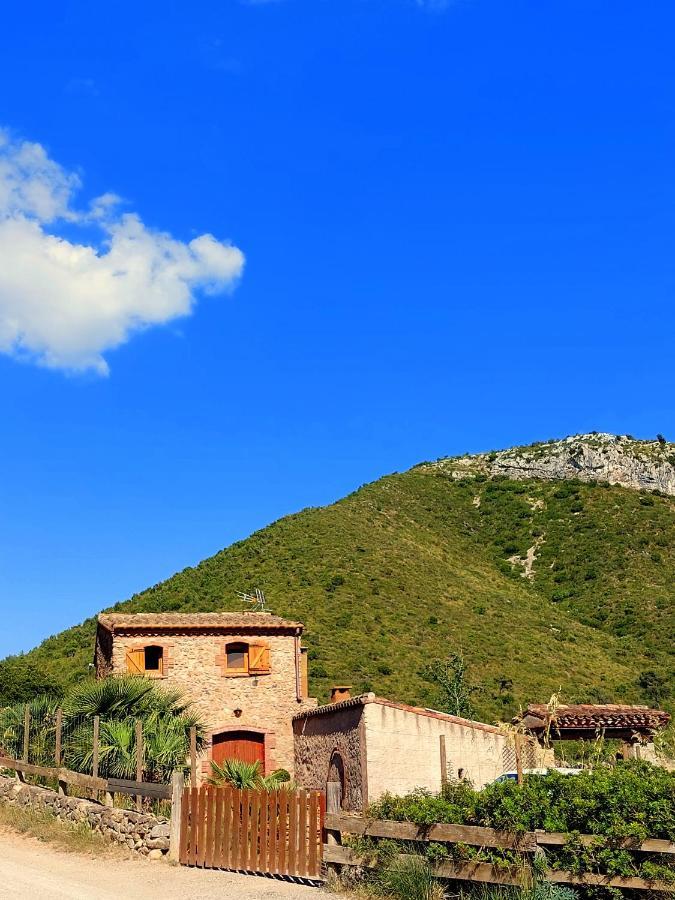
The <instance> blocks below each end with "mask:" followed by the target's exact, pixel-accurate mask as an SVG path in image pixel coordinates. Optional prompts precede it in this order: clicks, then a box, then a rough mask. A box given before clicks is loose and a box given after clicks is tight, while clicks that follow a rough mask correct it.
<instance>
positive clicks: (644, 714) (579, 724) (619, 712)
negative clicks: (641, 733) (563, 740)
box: [519, 703, 670, 731]
mask: <svg viewBox="0 0 675 900" xmlns="http://www.w3.org/2000/svg"><path fill="white" fill-rule="evenodd" d="M548 719H549V710H548V707H547V706H546V704H545V703H531V704H530V705H529V706H528V707H527V709H526V710H525V712H524V713H523V715H522V717H520V719H519V720H520V721H521V722H522V723H523V724H524V725H526V726H527V727H528V728H529V729H531V730H532V731H537V730H541V729H543V728H545V727H546V723H547V722H548ZM669 721H670V714H669V713H667V712H664V710H661V709H650V707H648V706H627V705H624V704H619V703H603V704H594V703H577V704H573V705H562V706H559V707H558V708H557V709H556V710H555V713H554V715H553V717H552V722H553V730H554V731H561V730H563V729H574V730H580V729H582V730H583V729H588V730H589V731H595V730H597V729H601V728H604V729H612V728H616V729H630V728H632V729H638V730H640V729H641V730H648V731H653V730H655V729H657V728H665V727H666V725H667V724H668V722H669Z"/></svg>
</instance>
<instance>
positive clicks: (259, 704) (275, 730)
mask: <svg viewBox="0 0 675 900" xmlns="http://www.w3.org/2000/svg"><path fill="white" fill-rule="evenodd" d="M237 641H242V642H245V643H253V642H256V641H258V642H262V641H264V642H265V643H266V644H268V645H269V648H270V665H271V672H270V674H267V675H243V676H231V675H224V674H223V672H224V668H223V666H222V665H221V664H219V663H218V662H217V659H218V658H219V657H222V656H223V654H224V652H225V645H226V644H228V643H232V642H237ZM150 644H154V645H159V646H162V647H164V655H165V659H167V660H168V674H167V675H166V676H164V677H161V678H160V679H159V681H161V683H162V684H166V686H167V687H170V688H177V689H178V690H180V691H181V692H182V693H183V694H184V696H186V697H187V698H188V699H189V700H191V702H192V703H193V705H194V708H195V709H196V710H197V712H198V713H199V714H200V716H201V717H202V719H203V720H204V721H205V723H206V724H207V727H208V732H209V744H208V746H207V748H206V753H205V758H207V757H208V756H209V755H210V736H211V734H214V733H219V732H223V731H233V730H237V731H246V730H253V731H258V732H264V733H265V751H266V752H265V757H266V758H265V768H266V770H268V771H270V770H272V769H276V768H284V769H287V770H288V771H289V772H290V773H291V775H293V774H294V753H293V727H292V722H291V720H292V718H293V716H294V715H296V714H297V713H298V712H301V711H302V710H303V709H309V708H312V707H314V706H316V700H313V699H303V700H302V701H300V702H298V700H297V699H296V683H295V641H294V638H293V636H292V635H288V634H284V635H274V634H264V635H263V634H260V635H251V634H241V635H237V634H227V635H224V634H218V633H197V634H195V633H192V634H168V635H167V634H166V633H164V634H162V633H159V632H157V633H154V634H153V633H152V632H147V633H145V634H143V635H138V634H128V635H125V634H119V633H117V634H115V637H114V640H113V658H112V671H113V674H121V673H123V672H125V671H126V652H127V650H129V649H134V648H139V647H143V646H147V645H150ZM235 710H240V714H239V715H235Z"/></svg>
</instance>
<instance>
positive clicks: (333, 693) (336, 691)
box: [330, 684, 352, 703]
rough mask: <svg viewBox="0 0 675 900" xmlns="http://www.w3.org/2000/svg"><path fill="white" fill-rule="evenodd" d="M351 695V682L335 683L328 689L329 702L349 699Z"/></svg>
mask: <svg viewBox="0 0 675 900" xmlns="http://www.w3.org/2000/svg"><path fill="white" fill-rule="evenodd" d="M351 696H352V686H351V684H342V685H336V686H335V687H332V688H331V689H330V702H331V703H340V701H341V700H349V699H351Z"/></svg>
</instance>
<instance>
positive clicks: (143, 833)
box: [0, 776, 169, 859]
mask: <svg viewBox="0 0 675 900" xmlns="http://www.w3.org/2000/svg"><path fill="white" fill-rule="evenodd" d="M0 802H2V803H8V804H10V805H12V806H17V807H23V808H28V807H32V808H33V809H38V810H48V811H50V812H52V813H54V815H55V816H56V817H57V818H58V819H60V820H61V821H63V822H71V823H72V824H75V825H79V824H82V823H85V824H87V825H88V826H89V827H90V828H91V829H92V831H96V832H99V833H100V834H102V835H103V836H104V837H105V838H107V839H108V840H110V841H113V842H114V843H117V844H120V845H122V846H124V847H127V848H128V849H129V850H134V851H135V852H136V853H140V854H142V855H143V856H149V857H150V858H151V859H160V858H161V857H162V856H164V854H165V853H167V852H168V850H169V822H168V820H167V819H164V818H162V817H161V816H154V815H152V814H150V813H138V812H134V811H133V810H128V809H116V808H114V807H109V806H102V805H101V804H100V803H94V802H93V801H92V800H81V799H80V798H78V797H65V796H63V795H61V794H58V793H57V792H56V791H51V790H49V789H48V788H43V787H36V786H35V785H30V784H22V783H21V782H19V781H16V780H15V779H14V778H5V777H3V776H0Z"/></svg>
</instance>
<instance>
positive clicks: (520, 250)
mask: <svg viewBox="0 0 675 900" xmlns="http://www.w3.org/2000/svg"><path fill="white" fill-rule="evenodd" d="M674 28H675V11H674V10H673V7H672V4H670V3H667V2H665V0H663V2H647V3H644V4H639V5H636V4H634V3H623V2H617V3H614V4H612V5H611V10H610V8H609V7H608V5H607V4H606V3H604V2H602V3H601V2H594V0H566V2H565V3H558V4H551V3H541V0H522V2H509V3H505V2H503V0H457V2H454V3H439V2H436V3H433V2H428V3H423V2H416V0H379V2H378V0H340V2H338V0H278V2H266V3H263V2H256V3H253V2H249V3H244V2H235V0H220V2H213V0H212V2H209V3H205V2H200V0H195V2H192V3H191V4H178V3H175V4H166V3H161V4H160V3H154V2H145V3H142V4H139V3H137V2H136V3H133V4H132V3H128V2H125V0H120V2H118V3H116V4H112V5H111V4H90V3H86V4H85V3H84V2H67V0H64V2H61V3H59V4H53V3H46V2H38V3H36V4H32V5H31V6H30V7H28V6H26V5H25V4H24V5H16V4H15V5H14V6H13V7H12V9H7V10H5V11H4V14H3V27H2V30H1V31H0V83H2V85H3V89H2V91H1V92H0V127H2V128H4V129H5V131H4V157H3V151H2V147H0V216H1V215H2V214H3V209H4V216H5V220H4V222H2V223H0V225H1V227H0V350H2V351H3V352H1V353H0V391H1V393H0V397H1V401H2V419H1V423H2V424H1V428H2V444H1V446H2V456H1V458H2V471H3V477H2V479H0V612H2V631H1V632H0V654H4V653H9V652H16V651H20V650H23V649H28V648H29V647H30V646H32V645H34V644H35V643H37V642H38V641H39V640H41V639H42V638H43V637H45V636H47V635H48V634H51V633H53V632H55V631H57V630H59V629H61V628H63V627H66V626H68V625H69V624H72V623H74V622H77V621H79V620H81V619H82V618H83V617H84V616H85V615H89V614H91V613H93V612H94V611H96V610H98V609H100V608H102V607H104V606H107V605H109V604H111V603H113V602H115V601H117V600H121V599H124V598H125V597H127V596H129V595H130V594H131V593H133V592H134V591H135V590H140V589H142V588H144V587H146V586H147V585H149V584H152V583H155V582H156V581H159V580H161V579H162V578H164V577H167V576H169V575H171V574H172V573H173V572H174V571H176V570H178V569H181V568H183V567H184V566H186V565H189V564H193V563H195V562H197V561H198V560H200V559H202V558H204V557H206V556H208V555H210V554H211V553H213V552H215V551H217V550H218V549H220V548H221V547H223V546H225V545H227V544H228V543H230V542H232V541H233V540H235V539H238V538H241V537H244V536H246V535H247V534H249V533H250V532H251V531H252V530H254V529H256V528H258V527H260V526H262V525H264V524H266V523H268V522H270V521H272V520H273V519H275V518H277V517H279V516H281V515H284V514H287V513H290V512H293V511H295V510H298V509H300V508H302V507H304V506H307V505H319V504H323V503H326V502H329V501H331V500H333V499H336V498H338V497H340V496H342V495H344V494H345V493H347V492H348V491H350V490H351V489H353V488H355V487H357V486H358V485H359V484H361V483H363V482H366V481H369V480H372V479H373V478H376V477H377V476H379V475H381V474H384V473H386V472H390V471H394V470H402V469H405V468H407V467H409V466H410V465H412V464H414V463H415V462H418V461H420V460H422V459H428V458H435V457H437V456H440V455H447V454H454V453H460V452H464V451H474V450H481V449H490V448H494V447H500V446H508V445H511V444H513V443H522V442H529V441H532V440H537V439H546V438H549V437H552V436H561V435H564V434H567V433H573V432H580V431H587V430H592V429H599V430H608V431H620V432H629V433H632V434H635V435H636V436H654V435H655V434H656V433H657V432H662V433H664V434H665V435H666V436H668V437H670V438H671V439H673V438H674V437H675V412H674V408H673V395H674V388H675V374H674V367H673V354H672V334H673V327H674V325H675V305H674V288H675V266H674V262H673V260H674V258H675V257H674V254H673V237H674V227H673V226H674V224H675V178H674V177H673V158H674V157H673V151H674V149H675V146H674V140H673V138H674V134H675V115H674V113H675V108H674V107H675V58H674V57H673V54H672V34H673V29H674ZM26 142H33V143H30V144H27V143H26ZM35 145H39V147H38V148H37V149H36V146H35ZM27 158H28V162H26V159H27ZM3 159H4V164H5V169H4V171H5V177H6V179H7V178H10V177H11V178H13V179H14V181H13V182H12V184H13V188H12V190H13V191H14V193H12V194H8V193H7V191H5V199H4V201H3V199H2V198H3V195H2V184H1V176H2V172H3V169H2V163H3ZM36 160H37V161H36ZM7 173H9V175H8V174H7ZM21 179H23V181H21ZM31 179H32V180H31ZM36 179H37V182H36ZM38 182H39V185H38V186H39V188H40V190H41V191H42V193H41V194H40V195H39V197H38V199H36V196H37V195H36V194H35V193H34V192H33V193H31V192H30V191H31V190H32V189H33V188H35V184H36V183H38ZM17 185H18V186H17ZM45 185H46V188H45ZM6 186H7V185H5V187H6ZM29 188H30V190H29ZM44 190H47V191H48V195H45V193H44ZM109 194H114V195H116V196H117V197H118V198H121V200H120V201H119V202H118V201H113V200H112V198H110V197H109V198H108V201H109V202H108V203H103V204H101V203H97V202H96V201H95V198H100V197H101V196H102V195H109ZM8 197H9V199H8ZM45 198H46V199H45ZM47 201H49V202H50V203H52V206H53V208H51V209H46V208H45V203H46V202H47ZM92 201H95V202H93V203H92ZM3 202H4V208H3V205H2V204H3ZM41 204H42V205H41ZM3 229H4V230H3ZM166 235H171V238H169V237H167V236H166ZM208 235H210V236H211V237H204V236H208ZM3 244H4V247H3ZM111 254H112V255H111ZM244 258H245V263H244ZM139 260H141V261H143V263H144V264H145V263H146V262H148V260H149V262H148V264H147V266H145V267H144V268H143V267H142V272H141V274H139V269H138V265H137V264H138V262H139ZM71 320H72V321H71ZM64 322H65V325H64Z"/></svg>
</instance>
